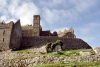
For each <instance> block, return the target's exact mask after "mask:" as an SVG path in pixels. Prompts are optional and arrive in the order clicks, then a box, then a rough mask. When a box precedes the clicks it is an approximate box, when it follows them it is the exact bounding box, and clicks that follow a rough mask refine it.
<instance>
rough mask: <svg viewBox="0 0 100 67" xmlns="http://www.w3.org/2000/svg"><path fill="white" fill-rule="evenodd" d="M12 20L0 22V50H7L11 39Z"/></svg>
mask: <svg viewBox="0 0 100 67" xmlns="http://www.w3.org/2000/svg"><path fill="white" fill-rule="evenodd" d="M13 24H14V23H13V22H10V23H8V24H5V23H0V50H1V51H2V50H8V49H9V45H10V40H11V38H10V37H11V32H12V28H13Z"/></svg>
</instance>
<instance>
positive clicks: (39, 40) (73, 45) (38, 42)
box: [21, 36, 91, 50]
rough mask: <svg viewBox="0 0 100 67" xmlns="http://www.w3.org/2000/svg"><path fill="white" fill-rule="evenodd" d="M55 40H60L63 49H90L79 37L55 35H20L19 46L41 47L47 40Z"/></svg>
mask: <svg viewBox="0 0 100 67" xmlns="http://www.w3.org/2000/svg"><path fill="white" fill-rule="evenodd" d="M56 40H62V42H63V49H64V50H66V49H90V48H91V47H90V46H89V45H88V44H87V43H86V42H85V41H83V40H82V39H79V38H64V37H57V36H33V37H28V36H24V37H22V41H21V48H27V47H41V46H43V45H45V44H46V43H48V42H55V41H56Z"/></svg>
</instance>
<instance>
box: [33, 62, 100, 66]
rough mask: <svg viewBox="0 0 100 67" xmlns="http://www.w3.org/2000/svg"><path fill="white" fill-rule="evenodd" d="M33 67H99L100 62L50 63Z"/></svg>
mask: <svg viewBox="0 0 100 67" xmlns="http://www.w3.org/2000/svg"><path fill="white" fill-rule="evenodd" d="M33 67H100V62H72V63H63V62H59V63H51V64H43V65H36V66H33Z"/></svg>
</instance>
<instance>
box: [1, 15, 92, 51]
mask: <svg viewBox="0 0 100 67" xmlns="http://www.w3.org/2000/svg"><path fill="white" fill-rule="evenodd" d="M40 20H41V17H40V15H34V17H33V26H32V25H25V26H21V25H20V20H18V21H17V22H16V23H14V22H13V21H11V22H10V23H8V24H6V23H5V22H4V21H2V22H1V23H0V50H8V49H12V50H15V49H21V48H28V47H41V46H43V45H45V44H46V43H47V42H55V41H56V40H62V41H63V43H64V45H63V49H65V50H66V49H84V48H85V49H89V48H91V47H90V46H89V45H88V44H87V43H86V42H85V41H83V40H82V39H79V38H76V35H75V34H74V29H73V28H72V27H71V28H70V29H69V30H66V29H65V30H64V32H61V31H59V32H56V31H54V32H53V33H51V32H50V30H46V31H43V30H42V26H41V25H40Z"/></svg>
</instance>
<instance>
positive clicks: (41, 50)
mask: <svg viewBox="0 0 100 67" xmlns="http://www.w3.org/2000/svg"><path fill="white" fill-rule="evenodd" d="M38 52H40V53H47V50H46V46H42V47H40V48H39V49H38Z"/></svg>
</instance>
